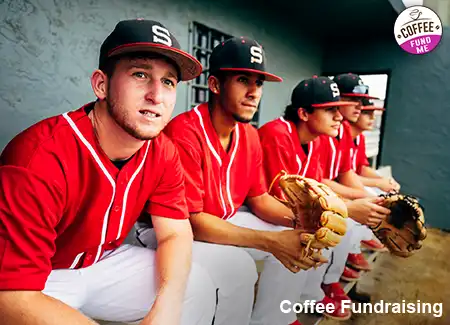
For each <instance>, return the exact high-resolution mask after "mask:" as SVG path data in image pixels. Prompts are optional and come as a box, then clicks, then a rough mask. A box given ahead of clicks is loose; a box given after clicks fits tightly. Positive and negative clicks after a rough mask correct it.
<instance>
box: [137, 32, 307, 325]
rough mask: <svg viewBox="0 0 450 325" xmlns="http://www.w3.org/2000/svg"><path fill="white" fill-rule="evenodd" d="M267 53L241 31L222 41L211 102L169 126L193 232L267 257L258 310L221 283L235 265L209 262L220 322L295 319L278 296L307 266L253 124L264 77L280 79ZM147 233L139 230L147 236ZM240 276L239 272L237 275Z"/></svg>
mask: <svg viewBox="0 0 450 325" xmlns="http://www.w3.org/2000/svg"><path fill="white" fill-rule="evenodd" d="M265 61H266V59H265V54H264V50H263V48H262V47H261V45H259V44H258V43H257V42H256V41H255V40H253V39H250V38H247V37H240V38H239V37H236V38H231V39H229V40H227V41H226V42H223V43H221V44H219V45H217V46H216V47H215V48H214V50H213V52H212V54H211V56H210V59H209V69H210V70H209V77H208V86H209V90H210V100H209V102H208V103H203V104H201V105H198V106H196V107H195V108H194V109H192V110H190V111H188V112H186V113H183V114H180V115H178V116H177V117H175V118H174V119H173V120H172V121H171V122H170V123H169V125H168V126H167V128H166V129H165V133H166V134H167V135H168V136H169V137H170V138H171V139H172V141H174V142H175V143H176V144H177V146H178V149H179V151H180V156H181V161H182V163H183V166H184V169H185V172H186V197H187V203H188V208H189V212H190V213H191V218H190V220H191V223H192V226H193V230H194V236H195V239H196V240H197V241H202V242H208V243H211V244H212V245H214V246H229V245H231V246H234V247H241V248H240V249H241V250H242V251H243V252H244V251H247V252H248V253H249V254H250V255H249V256H251V257H252V258H253V259H255V260H261V261H264V271H263V272H262V274H261V277H260V282H259V286H258V293H257V297H256V301H255V306H254V309H253V312H252V304H253V296H250V292H246V291H244V292H240V293H239V294H240V295H243V294H244V295H249V297H251V299H250V300H249V301H247V303H245V302H244V301H242V300H235V299H236V298H235V297H234V296H233V295H230V294H229V293H228V292H227V291H223V290H222V289H221V286H222V284H223V283H224V281H225V279H226V278H228V275H227V274H228V273H231V272H235V271H234V268H235V267H236V265H231V264H230V265H224V267H223V268H222V269H221V270H217V269H211V272H210V277H211V278H212V280H213V282H214V283H216V284H217V287H218V291H219V292H218V309H217V312H216V318H215V321H216V323H215V324H249V323H250V324H252V325H257V324H258V325H263V324H264V325H265V324H267V325H278V324H279V325H288V324H298V322H297V320H296V316H295V314H294V313H291V314H289V317H290V318H289V319H287V317H286V315H285V314H283V313H282V312H281V310H280V303H281V302H282V301H283V300H289V301H294V300H295V299H296V296H297V295H298V293H297V290H296V288H295V286H294V285H293V284H294V283H295V280H296V278H297V277H299V276H302V274H301V273H303V272H299V271H300V266H299V263H300V260H299V258H300V250H299V247H300V234H301V232H300V231H298V230H294V229H292V223H291V220H290V218H292V217H293V214H292V212H291V211H290V209H288V208H287V207H285V206H284V205H283V204H282V203H280V202H278V201H277V200H276V199H274V198H273V197H272V196H270V195H269V194H268V193H267V188H266V184H265V178H264V172H263V168H262V151H261V144H260V142H259V137H258V133H257V130H256V129H255V128H254V127H253V126H252V125H251V124H249V122H250V121H251V120H252V117H253V115H254V114H255V112H256V110H257V107H258V104H259V101H260V99H261V95H262V89H263V83H264V82H267V81H269V82H280V81H282V79H281V78H280V77H278V76H275V75H273V74H271V73H269V72H267V71H266V69H265V63H266V62H265ZM244 205H245V206H244ZM250 211H251V212H250ZM139 232H140V233H142V229H141V230H140V231H139ZM145 237H146V236H140V238H139V239H140V240H141V241H142V242H144V244H145V243H146V242H147V241H148V238H145ZM194 246H195V243H194ZM221 258H223V255H217V256H211V259H221ZM199 263H204V261H202V262H199ZM202 265H204V266H205V265H206V264H202ZM205 267H206V268H208V266H207V265H206V266H205ZM243 276H246V275H245V274H242V275H236V276H235V278H236V279H235V280H233V281H239V279H240V278H241V277H243ZM253 284H254V282H253ZM243 312H245V313H243Z"/></svg>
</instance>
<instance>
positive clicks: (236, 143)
mask: <svg viewBox="0 0 450 325" xmlns="http://www.w3.org/2000/svg"><path fill="white" fill-rule="evenodd" d="M235 129H236V139H235V145H234V149H233V152H232V153H231V159H230V163H229V164H228V168H227V183H226V184H227V194H228V201H229V202H230V206H231V212H230V214H229V215H228V217H226V219H228V218H230V217H231V216H232V215H233V213H234V203H233V198H232V197H231V190H230V184H231V180H230V170H231V165H232V164H233V160H234V157H235V156H236V151H237V148H238V146H239V124H236V127H235Z"/></svg>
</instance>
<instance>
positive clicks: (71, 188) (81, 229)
mask: <svg viewBox="0 0 450 325" xmlns="http://www.w3.org/2000/svg"><path fill="white" fill-rule="evenodd" d="M93 105H94V104H93V103H90V104H88V105H86V106H84V107H82V108H80V109H78V110H75V111H73V112H69V113H64V114H62V115H59V116H55V117H51V118H48V119H45V120H43V121H41V122H38V123H37V124H35V125H33V126H31V127H30V128H28V129H27V130H25V131H23V132H22V133H20V134H19V135H17V136H16V137H15V138H14V139H13V140H12V141H11V142H10V143H9V144H8V145H7V147H6V148H5V150H4V151H3V153H2V155H1V157H0V188H1V189H0V290H42V289H43V288H44V286H45V282H46V280H47V277H48V275H49V273H50V272H51V271H52V270H53V269H78V268H83V267H87V266H90V265H92V264H94V263H96V262H97V261H98V260H99V258H100V257H101V256H102V253H103V252H104V251H105V250H110V249H114V248H117V247H118V246H120V245H121V243H122V242H123V240H124V239H125V238H126V236H127V234H128V233H129V231H130V230H131V228H132V227H133V225H134V223H135V222H136V220H137V219H138V217H139V216H140V215H141V213H144V212H147V213H149V214H151V215H157V216H162V217H168V218H173V219H186V218H188V216H189V214H188V212H187V207H186V200H185V188H184V174H183V168H182V166H181V163H180V160H179V156H178V153H177V151H176V148H175V146H174V145H173V143H172V142H171V141H170V140H169V139H168V138H167V137H166V136H165V135H163V134H162V135H161V136H159V137H157V138H155V139H154V140H152V141H147V142H145V144H144V145H143V147H142V148H141V149H140V150H139V151H138V152H136V154H135V155H134V156H133V157H132V158H131V159H130V160H129V161H128V162H127V163H126V164H125V165H124V166H123V167H122V168H121V169H120V170H119V169H118V168H117V167H116V166H115V165H114V164H113V163H112V162H111V161H110V160H109V159H108V157H107V156H106V154H105V153H104V152H103V151H102V149H101V147H100V145H99V143H98V141H97V139H96V136H95V134H94V130H93V127H92V123H91V120H90V119H89V117H88V115H87V113H88V111H89V110H90V109H92V108H93ZM99 280H101V279H99Z"/></svg>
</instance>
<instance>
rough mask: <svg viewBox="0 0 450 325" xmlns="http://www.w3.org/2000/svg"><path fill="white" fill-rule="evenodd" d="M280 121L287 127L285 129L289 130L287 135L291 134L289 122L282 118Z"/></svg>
mask: <svg viewBox="0 0 450 325" xmlns="http://www.w3.org/2000/svg"><path fill="white" fill-rule="evenodd" d="M280 120H281V122H283V123H284V124H286V125H287V128H288V130H289V133H292V128H291V125H290V124H289V122H288V121H286V120H285V119H284V117H283V116H281V117H280Z"/></svg>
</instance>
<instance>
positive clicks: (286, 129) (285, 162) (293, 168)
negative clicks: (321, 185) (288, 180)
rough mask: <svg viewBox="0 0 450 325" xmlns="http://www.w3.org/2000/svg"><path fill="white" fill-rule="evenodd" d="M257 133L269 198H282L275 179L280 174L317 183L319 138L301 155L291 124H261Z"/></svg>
mask: <svg viewBox="0 0 450 325" xmlns="http://www.w3.org/2000/svg"><path fill="white" fill-rule="evenodd" d="M258 132H259V137H260V140H261V146H262V150H263V166H264V173H265V177H266V184H271V183H272V181H273V186H272V188H271V189H270V192H269V194H270V195H273V196H276V197H278V198H280V199H283V198H284V196H283V193H282V191H281V189H280V187H279V186H278V178H277V179H275V178H276V177H277V175H279V173H280V171H282V170H284V171H286V172H287V173H288V174H295V175H301V176H303V177H308V178H313V179H315V180H317V181H319V182H320V181H321V179H322V176H321V169H320V160H319V158H320V150H319V147H320V138H319V137H317V138H316V139H315V140H314V141H310V142H309V143H308V144H307V152H305V150H304V148H303V147H302V144H301V142H300V139H299V137H298V132H297V127H296V125H295V123H293V122H291V121H286V120H285V119H284V118H283V117H280V118H278V119H276V120H273V121H271V122H269V123H266V124H264V125H263V126H262V127H261V128H260V129H259V130H258Z"/></svg>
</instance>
